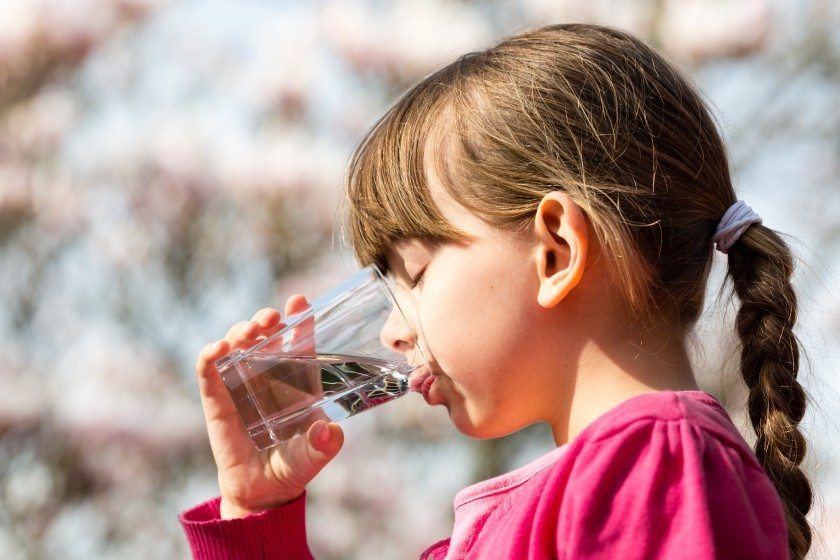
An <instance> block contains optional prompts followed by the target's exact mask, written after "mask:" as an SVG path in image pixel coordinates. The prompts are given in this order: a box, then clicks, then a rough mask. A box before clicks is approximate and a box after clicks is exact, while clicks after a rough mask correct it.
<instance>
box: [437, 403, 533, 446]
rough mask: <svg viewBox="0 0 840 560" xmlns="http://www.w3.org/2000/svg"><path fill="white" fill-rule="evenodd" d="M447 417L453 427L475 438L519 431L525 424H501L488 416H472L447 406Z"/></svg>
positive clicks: (493, 437) (501, 435)
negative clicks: (513, 425)
mask: <svg viewBox="0 0 840 560" xmlns="http://www.w3.org/2000/svg"><path fill="white" fill-rule="evenodd" d="M449 418H450V419H451V420H452V423H453V424H454V425H455V428H456V429H457V430H458V431H459V432H461V433H462V434H464V435H465V436H468V437H471V438H475V439H496V438H500V437H504V436H507V435H510V434H512V433H513V432H516V431H519V430H521V429H522V428H524V427H525V426H518V427H511V426H503V425H500V424H499V423H498V422H493V421H491V420H490V418H489V417H479V418H474V417H471V416H470V415H469V414H466V413H465V412H464V410H463V409H453V408H449Z"/></svg>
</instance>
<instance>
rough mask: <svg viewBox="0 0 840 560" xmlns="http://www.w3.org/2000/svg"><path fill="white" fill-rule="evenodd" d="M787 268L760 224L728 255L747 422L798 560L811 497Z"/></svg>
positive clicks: (782, 246)
mask: <svg viewBox="0 0 840 560" xmlns="http://www.w3.org/2000/svg"><path fill="white" fill-rule="evenodd" d="M793 268H794V267H793V257H792V255H791V252H790V249H789V248H788V246H787V244H786V243H785V242H784V241H783V240H782V239H781V237H779V236H778V235H777V234H776V233H775V232H773V231H772V230H770V229H768V228H766V227H764V226H761V225H754V226H752V227H750V228H749V229H748V230H747V231H746V232H745V233H744V235H743V236H742V237H741V239H740V240H739V241H738V243H736V244H735V245H734V246H733V247H732V248H731V249H730V251H729V275H730V277H731V278H732V281H733V284H734V286H735V291H736V293H737V294H738V297H739V298H740V300H741V309H740V310H739V311H738V315H737V319H736V328H737V331H738V336H739V338H740V339H741V344H742V356H741V372H742V375H743V376H744V381H746V384H747V387H748V388H749V397H748V408H749V415H750V421H751V423H752V426H753V428H754V430H755V433H756V435H757V436H758V439H757V441H756V445H755V453H756V455H757V457H758V460H759V462H760V463H761V465H762V466H763V467H764V470H765V471H766V472H767V474H768V475H769V477H770V479H771V480H772V481H773V484H774V485H775V486H776V490H777V491H778V493H779V496H780V497H781V499H782V504H783V505H784V509H785V516H786V519H787V526H788V534H789V546H790V554H791V558H792V559H794V560H798V559H802V558H804V557H805V554H806V553H807V552H808V549H809V548H810V546H811V528H810V527H809V525H808V521H807V519H806V518H805V515H806V514H807V513H808V511H809V510H810V509H811V502H812V492H811V484H810V482H809V481H808V478H807V476H806V475H805V472H804V471H803V470H802V469H801V468H800V467H799V465H800V463H801V462H802V460H803V459H804V457H805V450H806V443H805V438H804V437H803V435H802V433H801V432H800V431H799V422H800V421H801V420H802V417H803V415H804V414H805V405H806V401H807V399H806V395H805V391H804V390H803V389H802V386H801V385H800V384H799V381H797V372H798V370H799V346H798V343H797V340H796V337H795V336H794V334H793V330H792V329H793V324H794V322H795V321H796V295H795V294H794V291H793V287H792V286H791V276H792V275H793Z"/></svg>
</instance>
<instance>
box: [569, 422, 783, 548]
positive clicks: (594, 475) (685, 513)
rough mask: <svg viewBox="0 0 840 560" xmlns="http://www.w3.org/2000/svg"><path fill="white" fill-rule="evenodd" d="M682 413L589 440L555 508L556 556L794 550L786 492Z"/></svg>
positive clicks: (736, 448)
mask: <svg viewBox="0 0 840 560" xmlns="http://www.w3.org/2000/svg"><path fill="white" fill-rule="evenodd" d="M741 442H742V443H741V444H738V442H737V441H735V440H732V439H729V438H725V437H722V436H721V435H720V434H715V433H713V432H710V431H708V430H706V429H703V428H701V427H699V426H697V425H696V424H692V423H690V422H687V421H685V420H684V419H673V420H662V419H641V420H638V421H636V422H633V423H631V424H629V425H627V426H625V427H623V429H621V430H619V431H616V432H614V433H610V434H601V437H599V438H596V439H594V440H593V441H590V442H588V443H587V445H585V446H583V447H582V448H581V450H580V456H579V457H577V460H576V461H575V464H574V466H573V468H572V469H571V471H570V472H569V473H568V476H569V478H568V480H567V481H566V489H567V490H566V492H567V493H566V496H565V499H564V500H563V503H562V505H561V507H560V511H559V512H557V517H555V519H556V521H557V525H556V528H557V529H556V530H557V531H558V534H557V539H556V540H555V542H556V543H557V546H558V548H559V549H560V550H559V551H558V552H559V554H558V557H559V558H569V559H572V558H575V559H577V558H586V559H594V558H622V559H623V560H631V559H665V558H668V559H674V558H677V559H678V558H691V559H695V560H706V559H708V560H712V559H714V558H752V559H785V558H788V547H787V540H788V537H787V526H786V524H785V519H784V514H783V509H782V504H781V500H780V499H779V496H778V494H777V493H776V490H775V488H774V487H773V485H772V482H771V481H770V479H769V478H768V477H767V475H766V473H765V472H764V470H763V469H762V467H761V465H760V464H759V463H758V461H757V459H756V458H755V455H754V454H753V452H752V450H750V448H749V447H747V445H746V443H745V442H743V440H741Z"/></svg>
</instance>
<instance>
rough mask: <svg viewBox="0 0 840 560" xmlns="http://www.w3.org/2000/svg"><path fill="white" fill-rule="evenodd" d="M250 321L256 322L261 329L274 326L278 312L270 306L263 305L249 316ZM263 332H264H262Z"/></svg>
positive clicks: (278, 317) (278, 319)
mask: <svg viewBox="0 0 840 560" xmlns="http://www.w3.org/2000/svg"><path fill="white" fill-rule="evenodd" d="M251 321H252V322H254V323H257V324H258V325H259V326H260V329H261V330H262V331H265V330H266V329H269V328H271V327H274V326H275V325H277V323H278V322H279V321H280V312H279V311H277V310H276V309H274V308H272V307H264V308H263V309H260V310H259V311H257V312H256V313H254V316H253V317H251ZM263 334H265V332H263Z"/></svg>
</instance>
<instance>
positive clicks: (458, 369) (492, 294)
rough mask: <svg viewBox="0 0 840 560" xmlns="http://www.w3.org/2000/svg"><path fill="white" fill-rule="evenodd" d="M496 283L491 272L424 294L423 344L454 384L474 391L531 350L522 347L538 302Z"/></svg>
mask: <svg viewBox="0 0 840 560" xmlns="http://www.w3.org/2000/svg"><path fill="white" fill-rule="evenodd" d="M499 278H503V276H501V275H500V274H498V273H495V271H491V272H490V273H488V274H486V275H483V276H478V275H476V276H467V275H461V276H458V277H457V278H455V279H453V280H452V281H451V282H450V283H448V284H447V285H446V286H445V287H436V288H433V289H430V290H428V291H427V292H424V293H423V296H422V297H423V301H422V305H421V306H420V308H419V319H420V323H421V326H422V329H423V333H424V335H425V337H426V341H427V344H428V346H429V349H430V351H431V352H432V354H433V355H434V356H435V358H436V359H437V361H438V363H439V364H440V366H441V368H442V369H443V370H444V372H446V373H447V374H449V375H450V376H451V377H453V379H454V380H455V381H457V382H462V383H465V384H466V383H470V382H472V383H471V384H474V385H476V384H480V383H482V382H483V380H485V379H487V378H488V377H494V376H495V375H496V372H499V371H500V370H501V371H502V372H503V371H510V368H511V365H512V364H511V362H515V361H517V356H519V355H520V354H521V353H522V352H523V351H527V350H529V349H528V348H526V347H525V346H524V345H526V344H527V341H528V338H529V336H530V333H529V329H528V325H529V324H530V323H531V321H530V318H531V317H532V307H531V305H532V303H531V300H532V299H533V305H536V299H535V298H536V296H535V295H533V297H532V295H531V294H530V292H529V290H528V289H527V287H526V286H523V285H520V284H516V283H515V282H513V281H511V280H510V279H509V278H508V279H506V280H505V279H503V280H499ZM476 382H477V383H476ZM478 389H479V387H476V390H478Z"/></svg>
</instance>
